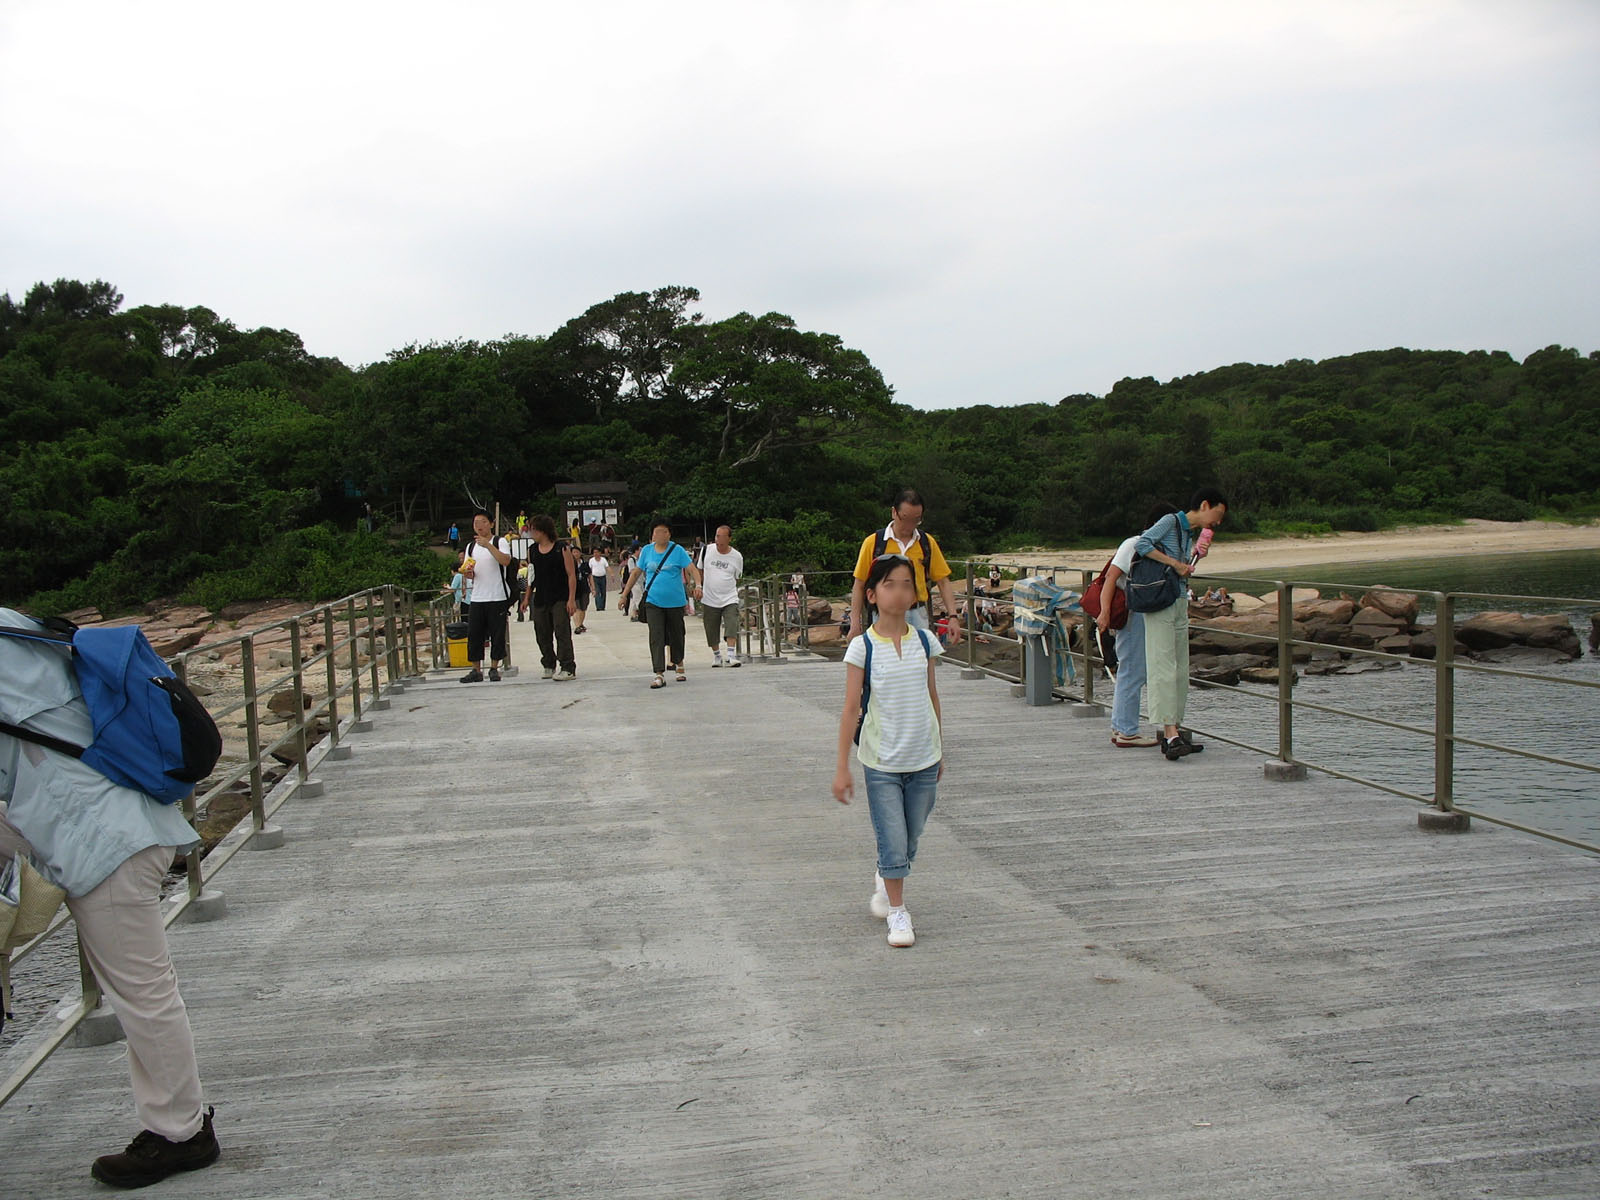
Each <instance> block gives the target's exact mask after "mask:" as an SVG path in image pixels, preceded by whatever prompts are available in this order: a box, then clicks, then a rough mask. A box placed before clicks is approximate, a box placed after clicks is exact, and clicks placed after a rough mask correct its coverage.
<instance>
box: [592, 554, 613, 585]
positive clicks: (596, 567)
mask: <svg viewBox="0 0 1600 1200" xmlns="http://www.w3.org/2000/svg"><path fill="white" fill-rule="evenodd" d="M589 574H590V575H591V576H593V577H594V578H595V579H598V580H599V581H600V582H601V583H604V582H605V581H606V580H607V579H609V578H610V577H611V563H610V562H609V561H608V560H607V559H606V556H605V555H603V554H596V555H595V556H594V557H593V558H591V559H590V560H589Z"/></svg>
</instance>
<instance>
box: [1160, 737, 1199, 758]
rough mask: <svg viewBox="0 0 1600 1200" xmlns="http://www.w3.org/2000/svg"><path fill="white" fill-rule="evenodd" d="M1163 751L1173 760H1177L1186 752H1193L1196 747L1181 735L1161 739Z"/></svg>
mask: <svg viewBox="0 0 1600 1200" xmlns="http://www.w3.org/2000/svg"><path fill="white" fill-rule="evenodd" d="M1161 753H1163V754H1165V755H1166V756H1167V758H1168V760H1170V761H1171V762H1177V761H1178V760H1179V759H1180V758H1182V757H1183V756H1184V755H1186V754H1193V753H1194V747H1193V746H1191V745H1189V743H1188V742H1186V741H1184V740H1183V738H1181V737H1175V738H1166V737H1163V738H1162V739H1161Z"/></svg>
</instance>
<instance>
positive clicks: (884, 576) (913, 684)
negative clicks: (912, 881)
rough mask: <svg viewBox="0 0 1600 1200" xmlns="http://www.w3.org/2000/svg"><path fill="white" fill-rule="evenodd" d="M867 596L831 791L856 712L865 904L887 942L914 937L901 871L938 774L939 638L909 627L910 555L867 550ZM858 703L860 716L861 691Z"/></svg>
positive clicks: (846, 787) (842, 796) (838, 795)
mask: <svg viewBox="0 0 1600 1200" xmlns="http://www.w3.org/2000/svg"><path fill="white" fill-rule="evenodd" d="M865 591H866V597H867V602H868V603H869V604H871V605H873V606H875V607H876V608H877V611H878V616H877V620H876V621H875V622H874V623H873V625H872V626H871V628H869V629H868V630H867V631H866V632H865V633H863V634H862V635H861V636H860V637H858V638H856V639H855V640H853V641H852V642H851V643H850V646H849V648H848V649H847V650H846V651H845V655H844V661H845V688H844V712H843V713H842V714H841V715H840V718H839V760H838V767H837V769H836V770H835V772H834V776H833V798H834V799H835V800H837V801H838V802H839V803H840V804H849V803H850V798H851V797H852V796H853V795H854V794H855V788H854V786H853V784H852V783H851V779H850V743H851V741H852V735H853V734H854V732H855V729H856V723H857V720H858V719H860V721H861V734H860V744H859V748H858V749H857V751H856V757H858V758H859V759H860V760H861V769H862V771H863V773H864V774H865V776H866V785H867V807H868V809H869V810H870V811H871V813H872V831H873V833H874V835H875V836H876V837H877V842H878V872H877V875H876V877H875V878H874V880H873V891H872V900H871V902H870V909H871V912H872V915H873V916H875V917H880V918H886V919H887V920H888V923H889V945H891V946H909V945H911V944H912V943H913V942H914V941H915V940H916V937H915V935H914V934H913V933H912V931H911V915H910V914H909V913H908V912H906V908H905V878H906V876H907V875H908V874H910V872H911V864H912V862H913V861H915V859H916V857H917V840H918V839H919V838H920V837H921V836H922V830H923V827H924V826H926V825H927V823H928V814H929V813H931V812H932V811H933V805H934V801H935V799H936V798H937V795H938V785H939V780H940V778H941V777H942V776H943V775H944V749H943V745H942V743H941V740H940V730H939V727H940V722H941V717H940V713H939V689H938V686H937V685H936V683H935V681H934V671H935V670H936V669H937V664H936V663H935V662H934V660H935V659H936V658H938V657H939V654H940V647H939V642H938V640H937V639H936V638H934V637H932V636H930V635H928V634H927V633H926V632H925V631H923V630H919V629H915V628H913V627H912V626H911V625H910V624H909V622H907V620H906V614H907V613H908V612H910V611H911V606H912V605H913V604H915V603H916V599H917V584H916V580H915V578H914V576H913V575H912V570H911V560H910V559H908V558H906V556H905V555H903V554H883V555H880V556H879V557H878V558H876V559H875V560H873V563H872V567H871V569H870V570H869V571H868V572H867V580H866V587H865ZM869 639H870V645H871V647H872V678H871V680H870V681H869V680H868V679H867V677H866V671H865V667H866V662H867V646H868V645H869ZM864 684H865V685H867V686H868V690H867V711H866V716H865V718H864V719H863V718H861V693H862V688H863V685H864Z"/></svg>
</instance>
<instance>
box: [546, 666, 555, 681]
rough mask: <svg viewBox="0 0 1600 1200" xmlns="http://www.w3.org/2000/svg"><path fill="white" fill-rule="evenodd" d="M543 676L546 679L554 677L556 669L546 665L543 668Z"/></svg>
mask: <svg viewBox="0 0 1600 1200" xmlns="http://www.w3.org/2000/svg"><path fill="white" fill-rule="evenodd" d="M544 677H545V678H546V679H554V678H555V677H556V669H555V668H554V667H546V668H545V669H544Z"/></svg>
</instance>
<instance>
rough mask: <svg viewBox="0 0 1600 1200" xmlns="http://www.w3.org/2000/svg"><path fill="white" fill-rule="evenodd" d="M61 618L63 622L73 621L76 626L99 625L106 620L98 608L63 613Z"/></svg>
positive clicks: (78, 609)
mask: <svg viewBox="0 0 1600 1200" xmlns="http://www.w3.org/2000/svg"><path fill="white" fill-rule="evenodd" d="M61 616H62V619H63V620H67V621H71V622H72V623H73V624H74V625H97V624H99V623H100V622H101V621H104V620H105V617H103V616H101V615H100V610H99V609H98V608H75V609H73V610H72V611H71V612H69V613H62V614H61Z"/></svg>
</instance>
